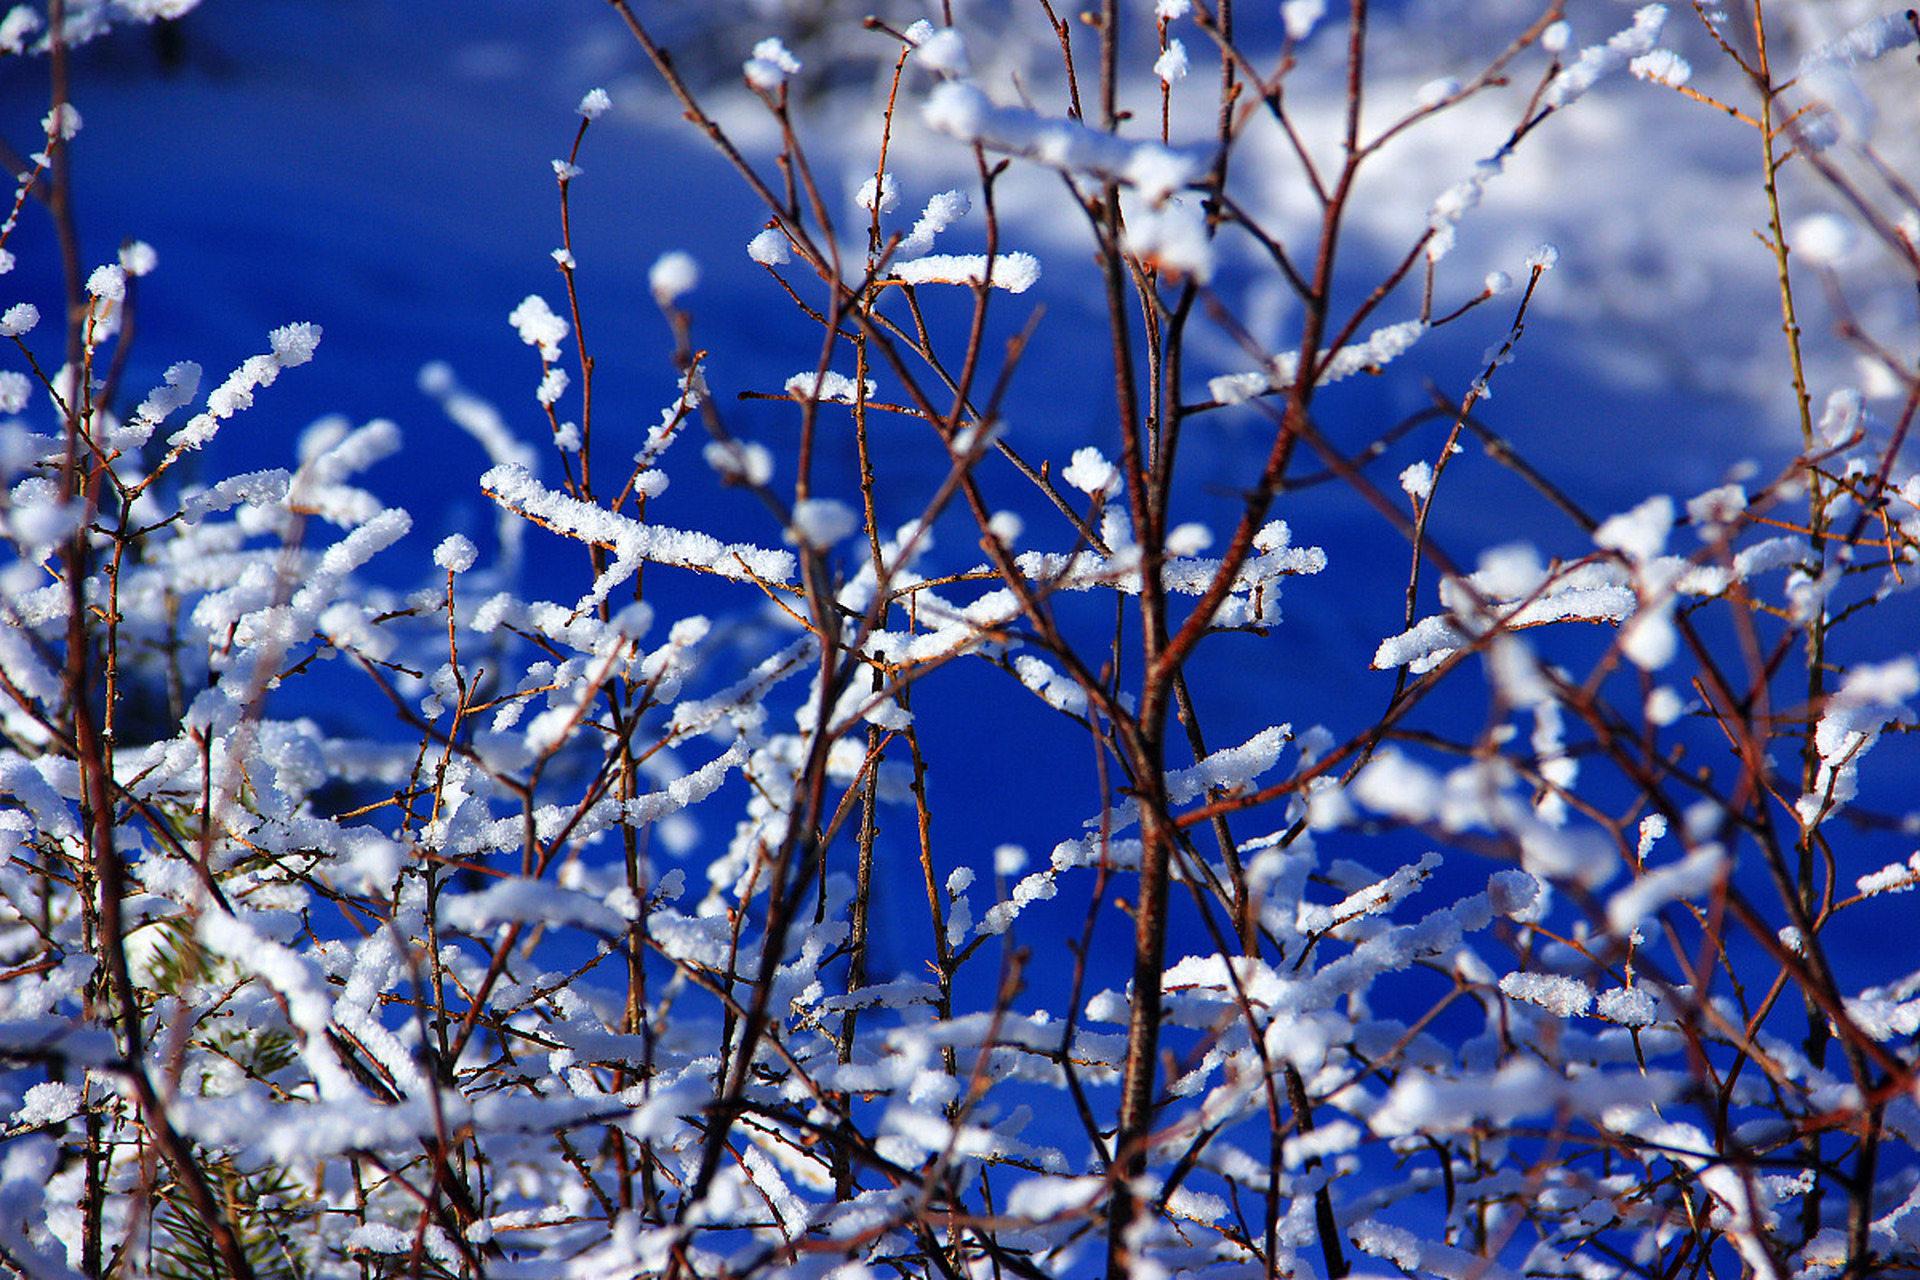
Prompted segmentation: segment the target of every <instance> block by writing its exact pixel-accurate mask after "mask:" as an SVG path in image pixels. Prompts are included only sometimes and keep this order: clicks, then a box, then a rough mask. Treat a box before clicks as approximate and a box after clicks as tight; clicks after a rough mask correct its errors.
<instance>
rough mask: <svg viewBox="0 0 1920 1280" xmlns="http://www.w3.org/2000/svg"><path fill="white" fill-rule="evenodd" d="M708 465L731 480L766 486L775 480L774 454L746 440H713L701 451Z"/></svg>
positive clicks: (763, 446) (764, 447) (762, 446)
mask: <svg viewBox="0 0 1920 1280" xmlns="http://www.w3.org/2000/svg"><path fill="white" fill-rule="evenodd" d="M700 456H701V457H703V458H705V459H706V460H707V465H708V466H710V467H712V468H713V469H714V470H715V471H718V472H719V473H720V474H721V475H723V476H725V477H727V478H728V479H730V480H738V481H744V482H745V483H747V484H765V483H766V482H767V481H769V480H771V479H772V478H773V454H772V453H770V452H768V450H767V447H766V446H765V445H760V444H749V443H748V442H746V441H744V440H712V441H709V442H708V443H707V447H706V448H704V449H702V450H701V451H700Z"/></svg>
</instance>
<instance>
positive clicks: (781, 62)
mask: <svg viewBox="0 0 1920 1280" xmlns="http://www.w3.org/2000/svg"><path fill="white" fill-rule="evenodd" d="M743 70H744V71H745V72H746V76H747V83H748V84H750V85H752V86H753V87H754V88H756V89H758V90H760V91H761V92H762V93H771V92H773V91H774V90H775V89H778V88H779V87H780V86H781V85H783V84H785V83H786V82H787V80H788V78H789V77H791V76H795V75H798V74H799V73H800V60H799V59H798V58H796V57H794V56H793V55H792V54H791V53H789V52H787V46H785V45H784V44H781V43H780V41H779V40H778V39H776V38H775V37H773V36H768V37H767V38H766V39H765V40H762V41H761V42H760V43H759V44H756V45H755V46H753V56H752V57H751V58H749V59H747V63H746V66H745V67H744V68H743Z"/></svg>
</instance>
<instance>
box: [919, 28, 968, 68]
mask: <svg viewBox="0 0 1920 1280" xmlns="http://www.w3.org/2000/svg"><path fill="white" fill-rule="evenodd" d="M913 56H914V60H915V61H916V62H918V63H920V65H921V66H923V67H925V68H926V69H927V70H929V71H932V72H935V73H936V74H938V75H943V76H952V77H954V78H955V79H959V78H961V77H963V76H968V75H971V74H973V63H972V61H971V60H970V59H969V58H968V57H967V41H966V38H965V37H964V36H962V35H961V34H960V33H959V32H958V31H955V30H954V29H953V28H951V27H944V28H942V29H941V30H939V31H934V32H931V33H929V34H928V35H926V36H925V37H924V38H922V39H921V40H920V41H919V42H918V47H916V48H915V49H914V54H913Z"/></svg>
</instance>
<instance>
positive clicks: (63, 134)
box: [40, 102, 80, 141]
mask: <svg viewBox="0 0 1920 1280" xmlns="http://www.w3.org/2000/svg"><path fill="white" fill-rule="evenodd" d="M40 126H41V127H42V128H43V129H45V130H46V131H47V136H48V137H49V138H51V137H55V136H58V137H59V138H60V139H61V140H62V141H65V140H66V139H68V138H71V137H72V136H73V135H74V134H76V133H78V132H80V111H79V109H78V108H77V107H75V106H74V105H73V104H72V103H71V102H62V103H60V104H59V105H57V106H55V107H54V109H53V110H51V111H49V112H47V114H46V117H45V118H44V119H42V120H41V121H40Z"/></svg>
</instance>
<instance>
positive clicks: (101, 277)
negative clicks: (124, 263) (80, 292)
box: [87, 266, 127, 302]
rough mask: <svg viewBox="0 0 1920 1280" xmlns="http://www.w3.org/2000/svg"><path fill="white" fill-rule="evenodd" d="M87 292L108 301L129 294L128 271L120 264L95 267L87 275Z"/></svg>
mask: <svg viewBox="0 0 1920 1280" xmlns="http://www.w3.org/2000/svg"><path fill="white" fill-rule="evenodd" d="M87 292H88V293H90V294H92V295H93V296H94V297H96V298H102V299H104V300H106V301H108V302H118V301H120V300H121V299H122V298H124V297H126V296H127V272H126V268H124V267H120V266H108V267H95V268H94V269H93V274H92V275H90V276H88V277H87Z"/></svg>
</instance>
